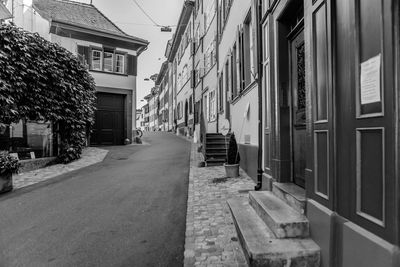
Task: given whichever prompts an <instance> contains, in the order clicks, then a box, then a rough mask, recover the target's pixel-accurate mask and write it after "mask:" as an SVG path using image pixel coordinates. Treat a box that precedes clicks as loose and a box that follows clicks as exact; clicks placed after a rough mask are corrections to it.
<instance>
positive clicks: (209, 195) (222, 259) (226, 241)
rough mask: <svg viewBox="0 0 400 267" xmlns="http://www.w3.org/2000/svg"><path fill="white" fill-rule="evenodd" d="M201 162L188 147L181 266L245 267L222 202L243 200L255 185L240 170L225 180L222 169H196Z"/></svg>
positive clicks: (195, 147)
mask: <svg viewBox="0 0 400 267" xmlns="http://www.w3.org/2000/svg"><path fill="white" fill-rule="evenodd" d="M201 160H202V158H201V154H200V153H198V152H197V144H194V143H192V150H191V158H190V174H189V192H188V207H187V218H186V239H185V255H184V256H185V262H184V266H186V267H189V266H213V267H214V266H215V267H218V266H247V263H246V259H245V257H244V254H243V251H242V249H241V247H240V243H239V240H238V237H237V234H236V230H235V226H234V224H233V219H232V215H231V213H230V211H229V207H228V205H227V203H226V201H227V200H228V199H229V198H233V197H247V195H248V194H247V192H248V191H249V190H253V189H254V185H255V184H254V182H253V181H252V180H251V178H249V177H248V176H247V175H246V173H245V172H243V171H242V170H241V173H240V177H238V178H225V169H224V167H223V166H217V167H205V168H199V167H197V166H198V162H200V161H201Z"/></svg>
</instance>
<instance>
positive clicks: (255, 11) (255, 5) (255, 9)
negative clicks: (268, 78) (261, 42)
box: [251, 0, 259, 76]
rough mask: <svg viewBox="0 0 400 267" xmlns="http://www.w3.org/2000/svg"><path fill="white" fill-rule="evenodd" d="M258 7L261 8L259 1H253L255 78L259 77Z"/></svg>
mask: <svg viewBox="0 0 400 267" xmlns="http://www.w3.org/2000/svg"><path fill="white" fill-rule="evenodd" d="M258 7H259V0H252V1H251V20H252V23H251V25H252V27H253V28H252V29H251V30H252V31H253V34H252V37H253V64H254V70H251V71H252V72H253V73H254V75H255V76H257V73H258V47H257V41H258V28H259V20H258V14H259V12H258Z"/></svg>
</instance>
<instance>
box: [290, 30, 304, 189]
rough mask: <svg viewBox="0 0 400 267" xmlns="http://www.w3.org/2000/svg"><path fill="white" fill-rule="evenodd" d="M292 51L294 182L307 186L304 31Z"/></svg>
mask: <svg viewBox="0 0 400 267" xmlns="http://www.w3.org/2000/svg"><path fill="white" fill-rule="evenodd" d="M289 43H290V44H289V49H290V96H291V101H290V107H291V108H290V112H291V150H292V153H291V154H292V155H291V156H292V177H293V182H294V183H295V184H297V185H299V186H301V187H304V185H305V168H306V156H305V155H306V151H305V147H306V85H305V57H304V33H303V29H301V30H297V31H296V32H295V33H294V37H292V38H291V39H289Z"/></svg>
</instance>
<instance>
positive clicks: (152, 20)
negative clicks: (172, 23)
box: [132, 0, 163, 27]
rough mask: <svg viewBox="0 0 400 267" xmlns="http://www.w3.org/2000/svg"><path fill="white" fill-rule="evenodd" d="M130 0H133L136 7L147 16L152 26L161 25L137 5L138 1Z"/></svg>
mask: <svg viewBox="0 0 400 267" xmlns="http://www.w3.org/2000/svg"><path fill="white" fill-rule="evenodd" d="M132 1H133V2H134V3H135V4H136V5H137V7H138V8H139V9H140V10H141V11H142V12H143V14H145V15H146V17H147V18H148V19H149V20H151V22H153V23H154V26H157V27H163V26H162V25H160V24H158V23H157V22H156V21H155V20H154V19H153V18H152V17H151V16H150V15H149V14H147V12H146V11H145V10H144V9H143V8H142V7H141V6H140V5H139V3H138V2H137V1H136V0H132Z"/></svg>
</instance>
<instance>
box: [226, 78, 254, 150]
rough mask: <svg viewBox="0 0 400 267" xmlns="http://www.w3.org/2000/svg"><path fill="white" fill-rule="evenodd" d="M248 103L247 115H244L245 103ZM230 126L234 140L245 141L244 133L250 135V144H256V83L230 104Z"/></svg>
mask: <svg viewBox="0 0 400 267" xmlns="http://www.w3.org/2000/svg"><path fill="white" fill-rule="evenodd" d="M248 104H250V109H249V112H248V116H247V117H244V113H245V110H246V107H247V105H248ZM231 116H232V119H231V124H232V125H231V128H232V131H233V132H234V133H235V136H236V140H237V142H238V143H240V144H244V143H245V135H250V144H251V145H255V146H258V92H257V85H255V86H254V87H253V88H252V89H250V91H248V92H247V93H246V94H245V95H243V96H242V97H241V98H240V99H239V100H238V101H237V102H236V103H235V104H233V105H231Z"/></svg>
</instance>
